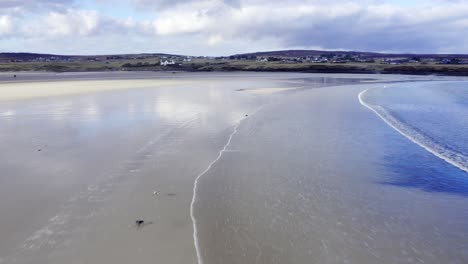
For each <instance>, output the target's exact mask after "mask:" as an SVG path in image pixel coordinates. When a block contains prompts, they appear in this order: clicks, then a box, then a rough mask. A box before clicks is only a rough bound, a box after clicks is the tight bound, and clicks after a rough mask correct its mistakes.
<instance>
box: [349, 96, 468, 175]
mask: <svg viewBox="0 0 468 264" xmlns="http://www.w3.org/2000/svg"><path fill="white" fill-rule="evenodd" d="M375 88H377V87H374V88H369V89H366V90H364V91H362V92H361V93H359V95H358V98H359V102H360V103H361V104H362V105H363V106H365V107H367V108H368V109H370V110H371V111H372V112H374V113H375V114H376V115H377V116H378V117H380V118H381V119H382V120H383V121H384V122H385V123H387V125H389V126H390V127H391V128H393V129H395V130H396V131H398V132H399V133H400V134H401V135H403V136H405V137H406V138H408V139H409V140H411V141H412V142H413V143H415V144H417V145H419V146H421V147H422V148H424V149H425V150H427V151H429V152H430V153H432V154H433V155H434V156H436V157H438V158H440V159H442V160H444V161H446V162H448V163H449V164H451V165H453V166H455V167H457V168H459V169H461V170H463V171H466V172H468V157H467V156H465V155H463V154H462V153H459V152H456V151H454V150H451V149H448V148H446V147H444V146H442V145H440V144H438V143H437V142H434V141H433V140H432V139H431V138H429V137H428V136H426V135H424V134H422V133H420V132H418V131H416V130H415V129H413V128H412V127H410V126H408V125H405V124H404V123H402V122H400V121H398V120H397V119H396V118H395V117H394V116H392V115H391V114H390V113H389V112H388V111H387V110H386V109H385V108H384V107H382V106H379V105H373V104H369V103H367V102H365V100H364V99H363V96H364V95H365V94H366V93H367V92H368V91H369V90H370V89H375ZM384 88H385V87H384Z"/></svg>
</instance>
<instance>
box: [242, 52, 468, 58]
mask: <svg viewBox="0 0 468 264" xmlns="http://www.w3.org/2000/svg"><path fill="white" fill-rule="evenodd" d="M329 54H335V55H350V56H356V55H360V56H361V57H366V58H398V57H423V58H468V54H411V53H378V52H361V51H324V50H276V51H262V52H252V53H243V54H236V55H233V56H256V57H310V56H323V55H329Z"/></svg>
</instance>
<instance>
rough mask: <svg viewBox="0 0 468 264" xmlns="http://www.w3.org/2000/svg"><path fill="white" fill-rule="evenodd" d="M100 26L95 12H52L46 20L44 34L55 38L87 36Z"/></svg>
mask: <svg viewBox="0 0 468 264" xmlns="http://www.w3.org/2000/svg"><path fill="white" fill-rule="evenodd" d="M98 24H99V16H98V14H97V13H96V12H94V11H75V10H68V11H67V12H66V13H57V12H52V13H49V14H48V15H47V16H46V17H45V18H44V25H45V28H44V30H45V32H44V33H46V34H48V35H53V36H57V35H60V36H67V35H81V36H87V35H90V34H93V33H95V32H96V31H97V29H98Z"/></svg>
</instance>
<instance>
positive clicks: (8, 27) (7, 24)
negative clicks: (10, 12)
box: [0, 15, 13, 37]
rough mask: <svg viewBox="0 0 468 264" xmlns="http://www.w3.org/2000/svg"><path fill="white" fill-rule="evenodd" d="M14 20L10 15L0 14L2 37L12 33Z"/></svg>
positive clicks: (0, 32)
mask: <svg viewBox="0 0 468 264" xmlns="http://www.w3.org/2000/svg"><path fill="white" fill-rule="evenodd" d="M12 30H13V22H12V19H11V18H10V17H9V16H6V15H3V16H0V37H2V36H5V35H9V34H11V32H12Z"/></svg>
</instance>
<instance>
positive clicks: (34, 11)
mask: <svg viewBox="0 0 468 264" xmlns="http://www.w3.org/2000/svg"><path fill="white" fill-rule="evenodd" d="M282 49H320V50H354V51H373V52H392V53H468V0H425V1H422V0H406V1H403V0H380V1H377V0H360V1H354V0H302V1H300V0H282V1H274V0H0V52H37V53H53V54H80V55H94V54H125V53H171V54H183V55H205V56H222V55H232V54H238V53H246V52H254V51H269V50H282Z"/></svg>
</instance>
